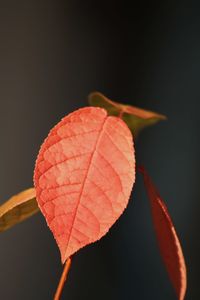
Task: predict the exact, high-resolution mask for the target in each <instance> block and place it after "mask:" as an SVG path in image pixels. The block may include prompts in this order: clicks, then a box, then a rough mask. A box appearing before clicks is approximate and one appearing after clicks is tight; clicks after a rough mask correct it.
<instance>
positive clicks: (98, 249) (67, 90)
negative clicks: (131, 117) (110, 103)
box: [0, 0, 200, 300]
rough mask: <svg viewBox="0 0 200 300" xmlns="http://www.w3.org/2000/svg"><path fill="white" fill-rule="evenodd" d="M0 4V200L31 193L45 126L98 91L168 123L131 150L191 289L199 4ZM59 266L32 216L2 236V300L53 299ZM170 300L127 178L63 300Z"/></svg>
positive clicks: (78, 260) (141, 195) (194, 279)
mask: <svg viewBox="0 0 200 300" xmlns="http://www.w3.org/2000/svg"><path fill="white" fill-rule="evenodd" d="M131 4H132V7H131V6H130V4H129V5H128V2H127V3H126V2H121V3H118V2H117V1H116V2H114V1H113V2H110V1H105V2H104V1H91V2H90V1H72V0H71V1H50V0H48V1H33V0H31V1H27V0H26V1H20V0H19V1H11V0H6V1H2V0H1V1H0V137H1V142H0V162H1V168H0V182H1V185H0V186H1V188H0V196H1V198H0V199H1V203H3V202H4V201H5V200H6V199H7V198H8V197H9V196H11V195H13V194H15V193H17V192H19V191H20V190H23V189H25V188H27V187H29V186H32V184H33V183H32V174H33V168H34V161H35V158H36V155H37V152H38V149H39V146H40V144H41V143H42V141H43V139H44V138H45V137H46V135H47V133H48V131H49V130H50V128H51V127H52V126H53V125H54V124H56V123H57V122H58V121H59V120H60V119H61V117H63V116H64V115H66V114H68V113H69V112H71V111H73V110H75V109H77V108H79V107H82V106H85V105H87V95H88V94H89V93H90V92H91V91H93V90H98V91H101V92H103V93H105V94H106V95H107V96H108V97H110V98H111V99H113V100H117V101H121V102H124V103H130V104H133V105H136V106H139V107H143V108H147V109H150V110H155V111H158V112H160V113H163V114H165V115H167V116H168V121H167V122H162V123H160V124H159V125H157V126H154V127H152V128H149V129H147V130H145V131H144V132H143V133H142V134H141V136H140V138H139V140H138V142H137V145H136V155H137V162H138V163H141V162H142V163H143V164H144V165H145V166H146V168H147V169H148V171H149V173H150V174H151V176H152V178H153V180H154V182H155V183H156V185H157V186H158V187H159V190H160V193H161V195H162V196H163V198H164V199H165V202H166V204H167V206H168V208H169V211H170V213H171V215H172V218H173V220H174V223H175V226H176V229H177V232H178V234H179V237H180V239H181V241H182V246H183V250H184V254H185V258H186V262H187V268H188V291H187V296H186V299H188V300H189V299H192V300H198V299H200V289H199V267H200V263H199V257H198V256H199V250H200V242H199V229H200V222H199V210H200V191H199V184H200V178H199V167H200V159H199V153H200V142H199V121H200V117H199V109H200V84H199V83H200V76H199V75H200V71H199V70H200V10H199V2H198V1H184V0H182V1H167V0H164V1H158V2H154V1H146V2H145V1H140V4H138V3H137V4H136V2H132V3H131ZM61 270H62V266H61V263H60V256H59V251H58V249H57V246H56V244H55V242H54V240H53V237H52V235H51V233H50V231H49V230H48V229H47V227H46V223H45V220H44V219H43V217H42V216H41V215H40V214H38V215H36V216H35V217H33V218H31V219H29V220H28V221H26V222H24V223H22V224H21V225H18V226H16V227H14V228H12V229H10V230H8V231H7V232H4V233H2V234H1V236H0V299H3V300H4V299H8V300H12V299H30V300H32V299H41V300H45V299H52V296H53V293H54V291H55V289H56V286H57V282H58V278H59V276H60V273H61ZM62 299H69V300H79V299H81V300H86V299H87V300H89V299H96V300H100V299H105V300H107V299H108V300H114V299H115V300H122V299H125V300H135V299H136V300H144V299H145V300H146V299H152V300H169V299H176V297H175V294H174V291H173V289H172V287H171V285H170V283H169V280H168V277H167V274H166V272H165V269H164V267H163V265H162V262H161V259H160V256H159V252H158V249H157V244H156V240H155V236H154V232H153V228H152V223H151V217H150V210H149V204H148V201H147V198H146V195H145V192H144V189H143V184H142V180H141V178H140V176H139V175H138V176H137V181H136V185H135V188H134V190H133V193H132V198H131V200H130V203H129V206H128V209H127V210H126V212H125V213H124V214H123V216H122V217H121V218H120V220H119V221H118V222H117V224H116V225H115V226H114V227H113V228H112V230H111V231H110V233H109V234H108V235H107V236H106V237H104V238H103V239H102V240H101V241H100V242H98V243H95V244H93V245H90V246H88V247H86V248H84V249H82V250H81V251H80V252H79V253H78V254H77V255H75V257H74V260H73V264H72V268H71V272H70V276H69V280H68V282H67V284H66V286H65V289H64V293H63V298H62Z"/></svg>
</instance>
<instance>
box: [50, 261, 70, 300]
mask: <svg viewBox="0 0 200 300" xmlns="http://www.w3.org/2000/svg"><path fill="white" fill-rule="evenodd" d="M71 262H72V259H71V258H70V257H69V258H68V259H67V261H66V263H65V266H64V269H63V272H62V275H61V277H60V281H59V284H58V287H57V290H56V293H55V296H54V300H60V297H61V294H62V290H63V287H64V284H65V281H66V279H67V275H68V273H69V269H70V266H71Z"/></svg>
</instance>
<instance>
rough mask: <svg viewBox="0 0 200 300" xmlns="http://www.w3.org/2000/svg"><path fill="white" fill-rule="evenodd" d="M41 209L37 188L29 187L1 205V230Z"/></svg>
mask: <svg viewBox="0 0 200 300" xmlns="http://www.w3.org/2000/svg"><path fill="white" fill-rule="evenodd" d="M38 211H39V208H38V205H37V201H36V199H35V189H34V188H30V189H27V190H25V191H23V192H21V193H19V194H17V195H15V196H13V197H11V198H10V199H9V200H8V201H6V202H5V203H4V204H2V205H1V206H0V232H2V231H4V230H6V229H8V228H10V227H12V226H14V225H16V224H17V223H19V222H21V221H23V220H25V219H27V218H29V217H30V216H32V215H33V214H35V213H36V212H38Z"/></svg>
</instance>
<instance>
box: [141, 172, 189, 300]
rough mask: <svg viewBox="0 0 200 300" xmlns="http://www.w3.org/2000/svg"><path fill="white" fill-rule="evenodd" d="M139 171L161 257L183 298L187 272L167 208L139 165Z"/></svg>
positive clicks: (179, 297)
mask: <svg viewBox="0 0 200 300" xmlns="http://www.w3.org/2000/svg"><path fill="white" fill-rule="evenodd" d="M139 171H140V173H142V175H143V179H144V184H145V187H146V191H147V194H148V197H149V200H150V204H151V212H152V218H153V223H154V229H155V232H156V236H157V241H158V245H159V248H160V253H161V256H162V259H163V261H164V264H165V267H166V269H167V272H168V275H169V278H170V280H171V282H172V285H173V287H174V289H175V291H176V294H177V297H178V299H179V300H183V299H184V298H185V293H186V287H187V274H186V265H185V259H184V255H183V251H182V248H181V244H180V241H179V239H178V236H177V233H176V230H175V228H174V225H173V222H172V219H171V217H170V214H169V212H168V209H167V207H166V205H165V204H164V202H163V201H162V199H161V197H160V195H159V193H158V192H157V190H156V188H155V186H154V184H153V182H152V181H151V179H150V177H149V175H148V173H147V172H146V170H145V169H144V167H140V168H139Z"/></svg>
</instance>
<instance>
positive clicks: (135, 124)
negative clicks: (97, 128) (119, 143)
mask: <svg viewBox="0 0 200 300" xmlns="http://www.w3.org/2000/svg"><path fill="white" fill-rule="evenodd" d="M88 101H89V104H90V105H91V106H98V107H102V108H105V109H106V110H107V112H108V114H109V115H112V116H118V117H121V118H122V120H123V121H125V123H126V124H127V125H128V127H129V128H130V130H131V131H132V133H133V135H134V138H135V137H136V136H137V135H138V133H139V132H140V130H142V129H144V128H145V127H148V126H151V125H153V124H155V123H157V122H159V121H161V120H166V117H165V116H164V115H160V114H157V113H155V112H152V111H148V110H144V109H141V108H137V107H135V106H130V105H125V104H121V103H118V102H114V101H111V100H110V99H108V98H106V97H105V96H104V95H103V94H101V93H99V92H94V93H91V94H90V95H89V96H88Z"/></svg>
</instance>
